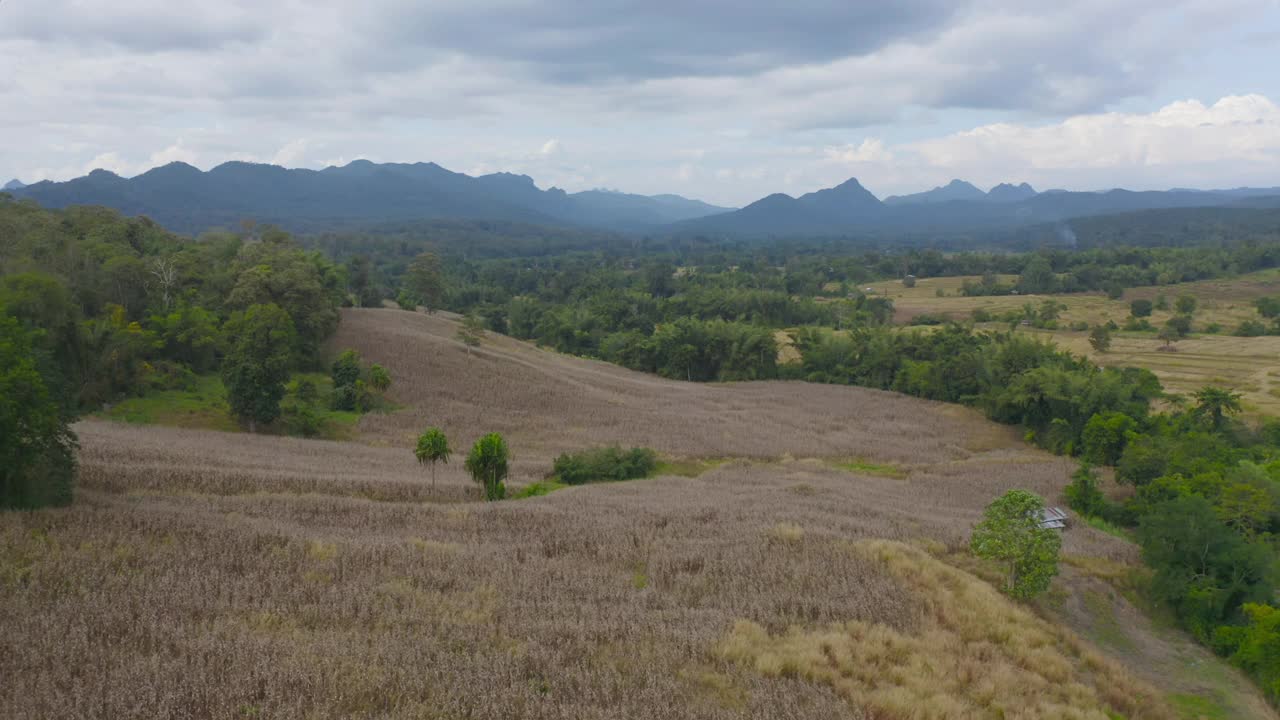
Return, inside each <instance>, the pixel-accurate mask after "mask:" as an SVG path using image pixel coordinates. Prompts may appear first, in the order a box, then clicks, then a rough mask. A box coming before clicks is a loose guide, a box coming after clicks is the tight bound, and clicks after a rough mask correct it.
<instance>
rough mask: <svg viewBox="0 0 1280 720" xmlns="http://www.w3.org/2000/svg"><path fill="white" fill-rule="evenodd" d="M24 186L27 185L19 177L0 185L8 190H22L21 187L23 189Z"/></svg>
mask: <svg viewBox="0 0 1280 720" xmlns="http://www.w3.org/2000/svg"><path fill="white" fill-rule="evenodd" d="M24 187H26V185H24V184H23V183H22V181H21V180H18V179H16V178H15V179H13V180H10V181H9V182H7V183H5V184H4V187H0V190H4V191H8V190H21V189H22V188H24Z"/></svg>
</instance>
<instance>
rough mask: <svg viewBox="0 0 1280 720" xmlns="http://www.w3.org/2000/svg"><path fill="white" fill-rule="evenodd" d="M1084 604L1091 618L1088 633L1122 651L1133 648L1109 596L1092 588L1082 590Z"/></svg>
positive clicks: (1104, 643) (1099, 641) (1100, 641)
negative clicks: (1091, 624)
mask: <svg viewBox="0 0 1280 720" xmlns="http://www.w3.org/2000/svg"><path fill="white" fill-rule="evenodd" d="M1084 606H1085V608H1086V609H1087V610H1088V611H1089V616H1090V617H1091V618H1092V619H1093V627H1092V628H1091V629H1090V633H1089V634H1090V635H1092V636H1093V639H1094V640H1095V641H1096V642H1098V643H1099V644H1101V645H1106V646H1108V647H1112V648H1115V649H1116V650H1119V651H1122V652H1128V651H1130V650H1133V640H1132V639H1131V638H1130V637H1129V636H1128V635H1127V634H1126V633H1125V631H1124V628H1122V627H1121V626H1120V621H1119V620H1117V619H1116V611H1115V607H1114V606H1113V605H1112V603H1111V598H1109V597H1107V596H1106V595H1103V594H1102V593H1100V592H1094V591H1093V590H1085V591H1084Z"/></svg>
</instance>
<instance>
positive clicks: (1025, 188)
mask: <svg viewBox="0 0 1280 720" xmlns="http://www.w3.org/2000/svg"><path fill="white" fill-rule="evenodd" d="M1035 196H1036V189H1035V188H1033V187H1031V186H1030V185H1028V184H1027V183H1022V184H1021V185H1013V184H1011V183H1000V184H999V185H997V186H995V187H993V188H991V190H989V191H988V192H987V200H990V201H991V202H1018V201H1019V200H1026V199H1027V198H1033V197H1035Z"/></svg>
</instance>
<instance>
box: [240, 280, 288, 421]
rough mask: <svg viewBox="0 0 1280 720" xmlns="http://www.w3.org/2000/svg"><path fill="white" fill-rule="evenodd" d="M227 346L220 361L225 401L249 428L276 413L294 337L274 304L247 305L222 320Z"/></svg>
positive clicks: (282, 394)
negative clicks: (225, 319)
mask: <svg viewBox="0 0 1280 720" xmlns="http://www.w3.org/2000/svg"><path fill="white" fill-rule="evenodd" d="M226 334H227V337H228V338H229V339H230V347H229V348H228V349H227V354H226V357H225V358H224V359H223V361H222V381H223V383H225V384H226V386H227V403H228V404H229V405H230V406H231V412H232V414H234V415H235V416H236V417H237V418H238V419H240V420H242V421H244V422H247V423H248V425H249V432H254V431H256V430H257V426H258V424H259V423H262V424H266V423H270V422H272V421H273V420H275V419H276V418H278V417H280V400H281V399H282V398H283V397H284V394H285V382H287V381H288V380H289V369H290V367H291V365H292V358H293V352H292V348H293V345H294V343H295V341H296V333H295V331H294V328H293V320H291V319H290V318H289V314H288V313H286V312H285V311H284V310H282V309H281V308H280V307H279V306H277V305H252V306H250V307H249V309H248V310H245V311H244V312H243V313H236V314H234V315H232V316H231V319H229V320H228V321H227V324H226Z"/></svg>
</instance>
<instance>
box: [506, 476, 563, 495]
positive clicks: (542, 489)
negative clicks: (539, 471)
mask: <svg viewBox="0 0 1280 720" xmlns="http://www.w3.org/2000/svg"><path fill="white" fill-rule="evenodd" d="M567 487H570V486H569V485H565V484H564V483H560V482H556V481H555V480H542V481H540V482H532V483H529V484H528V485H525V486H524V487H522V488H520V489H519V490H517V491H516V492H515V494H513V495H512V496H511V499H512V500H523V499H524V498H531V497H542V496H543V495H550V494H551V493H553V492H555V491H556V490H563V489H564V488H567Z"/></svg>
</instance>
